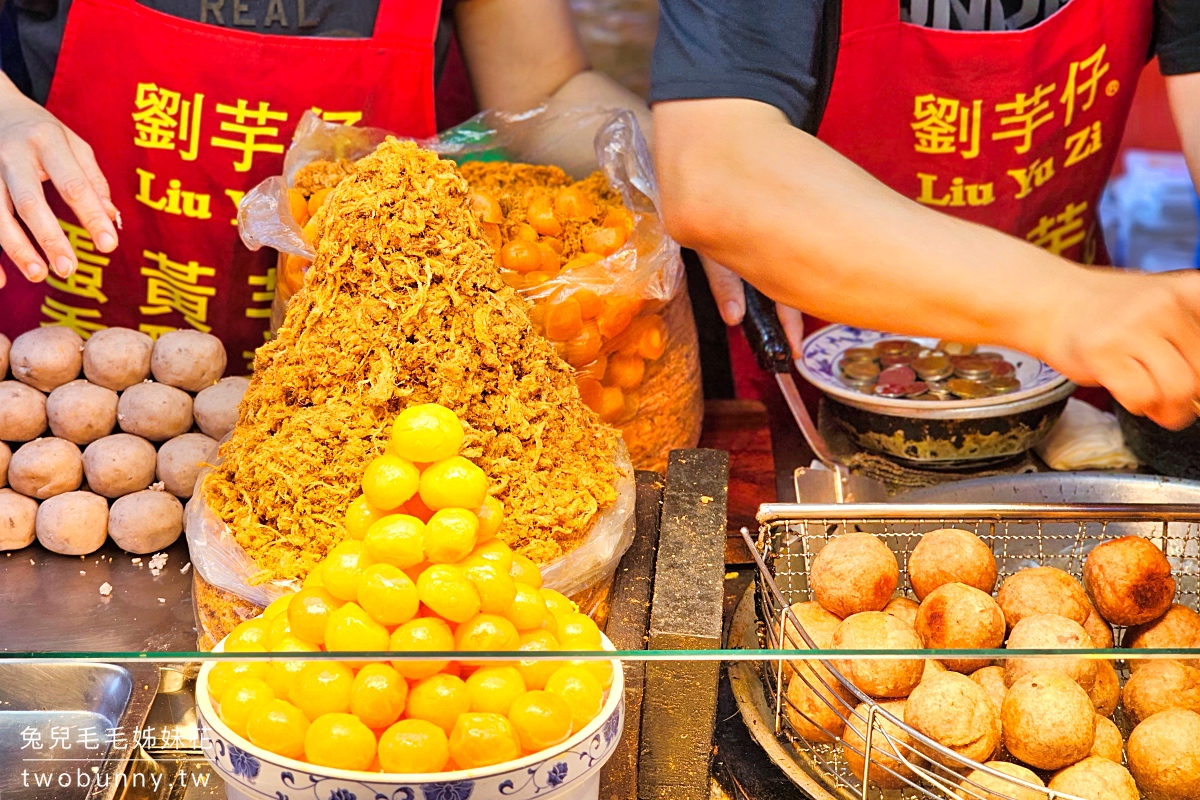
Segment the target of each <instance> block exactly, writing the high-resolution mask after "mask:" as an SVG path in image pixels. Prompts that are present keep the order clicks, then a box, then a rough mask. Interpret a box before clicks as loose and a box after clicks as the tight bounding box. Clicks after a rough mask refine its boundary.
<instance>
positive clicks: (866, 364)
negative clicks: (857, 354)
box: [842, 361, 879, 382]
mask: <svg viewBox="0 0 1200 800" xmlns="http://www.w3.org/2000/svg"><path fill="white" fill-rule="evenodd" d="M842 374H843V375H845V376H846V378H848V379H849V380H852V381H855V382H858V381H873V380H875V378H877V377H878V376H879V367H878V366H877V365H876V364H875V362H874V361H850V362H848V363H847V364H846V365H845V366H844V367H843V368H842Z"/></svg>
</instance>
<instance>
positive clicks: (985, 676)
mask: <svg viewBox="0 0 1200 800" xmlns="http://www.w3.org/2000/svg"><path fill="white" fill-rule="evenodd" d="M971 680H973V681H975V682H976V683H978V684H979V685H980V686H981V687H983V690H984V691H985V692H987V696H988V698H989V699H990V700H991V701H992V705H994V706H996V713H997V714H999V713H1000V709H1002V708H1003V707H1004V695H1006V694H1008V687H1007V686H1005V685H1004V667H984V668H983V669H977V670H975V671H974V672H972V673H971Z"/></svg>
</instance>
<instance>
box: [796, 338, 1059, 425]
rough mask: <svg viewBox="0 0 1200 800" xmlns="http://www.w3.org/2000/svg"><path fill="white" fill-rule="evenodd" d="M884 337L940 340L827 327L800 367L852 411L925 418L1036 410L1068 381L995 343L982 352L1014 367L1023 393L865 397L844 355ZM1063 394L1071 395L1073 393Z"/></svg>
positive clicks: (805, 350) (809, 344)
mask: <svg viewBox="0 0 1200 800" xmlns="http://www.w3.org/2000/svg"><path fill="white" fill-rule="evenodd" d="M882 339H908V340H909V341H913V342H917V343H918V344H921V345H923V346H925V347H928V348H930V349H932V348H935V347H937V339H930V338H927V337H920V336H897V335H895V334H889V333H881V332H880V331H872V330H866V329H863V328H853V327H851V326H849V325H829V326H827V327H824V328H821V329H820V330H819V331H817V332H815V333H813V334H811V335H809V336H808V337H807V338H805V340H804V343H803V345H802V346H801V351H800V357H799V358H797V359H796V369H797V371H798V372H799V373H800V374H801V375H803V376H804V378H805V379H806V380H807V381H808V382H809V383H811V384H812V385H813V386H816V387H817V388H818V389H820V390H821V391H822V392H824V393H826V394H827V395H829V396H831V397H833V398H835V399H836V400H838V401H840V402H842V403H844V404H846V405H848V406H850V407H852V408H858V409H862V410H863V411H872V412H874V413H877V414H889V415H894V416H912V417H921V418H925V419H959V418H964V419H965V418H980V417H983V416H988V415H989V414H991V413H992V412H993V411H994V410H995V409H1006V410H1007V409H1014V408H1017V407H1022V408H1023V407H1025V406H1026V405H1030V401H1032V405H1035V406H1036V405H1038V403H1039V401H1041V400H1042V399H1043V398H1049V397H1050V396H1051V395H1052V394H1055V390H1056V389H1060V388H1064V386H1065V384H1066V383H1067V379H1066V377H1065V376H1064V375H1062V374H1060V373H1059V372H1057V371H1055V370H1054V368H1053V367H1051V366H1049V365H1048V364H1045V363H1043V362H1041V361H1039V360H1038V359H1036V358H1034V357H1033V356H1031V355H1027V354H1025V353H1021V352H1019V351H1017V350H1010V349H1009V348H1007V347H996V346H992V345H989V346H987V347H984V348H982V349H985V350H991V351H994V352H997V353H999V354H1000V355H1002V356H1004V358H1005V360H1006V361H1008V362H1009V363H1010V364H1012V365H1013V366H1014V367H1016V377H1017V378H1018V379H1019V380H1020V381H1021V389H1020V390H1019V391H1016V392H1012V393H1010V394H1003V395H996V396H995V397H984V398H980V399H977V400H944V401H941V402H932V401H929V400H910V399H893V398H889V397H878V396H876V395H872V394H863V393H862V392H860V391H858V390H856V389H853V388H851V387H849V386H847V385H846V384H845V383H843V382H842V379H841V376H840V374H839V370H838V362H839V361H841V359H842V354H843V353H845V352H846V351H847V350H849V349H851V348H853V347H872V346H873V345H874V344H875V343H876V342H878V341H880V340H882ZM1064 391H1065V392H1066V394H1070V391H1067V390H1065V389H1064Z"/></svg>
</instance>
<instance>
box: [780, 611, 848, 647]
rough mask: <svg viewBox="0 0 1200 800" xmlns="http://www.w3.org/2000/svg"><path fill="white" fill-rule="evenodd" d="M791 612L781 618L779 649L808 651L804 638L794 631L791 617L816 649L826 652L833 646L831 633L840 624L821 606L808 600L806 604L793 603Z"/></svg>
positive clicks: (839, 621)
mask: <svg viewBox="0 0 1200 800" xmlns="http://www.w3.org/2000/svg"><path fill="white" fill-rule="evenodd" d="M791 612H792V613H791V615H784V618H783V636H782V637H781V638H780V640H779V646H780V649H783V650H808V649H809V647H808V643H807V642H805V641H804V637H803V636H801V635H800V632H799V631H798V630H796V626H795V624H793V622H792V617H795V618H796V620H797V621H798V622H799V623H800V627H802V628H803V629H804V632H805V633H807V634H808V635H809V638H811V639H812V640H813V642H815V643H816V645H817V648H818V649H820V650H828V649H829V648H830V647H832V646H833V632H834V631H836V630H837V627H838V625H841V624H842V621H841V620H840V619H838V618H837V617H835V616H834V615H833V614H830V613H829V612H828V611H826V610H825V609H824V608H822V607H821V604H820V603H818V602H816V601H815V600H810V601H808V602H806V603H793V604H792V607H791ZM775 631H776V633H778V631H779V628H778V625H776V628H775Z"/></svg>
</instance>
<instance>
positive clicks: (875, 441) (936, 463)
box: [826, 382, 1075, 469]
mask: <svg viewBox="0 0 1200 800" xmlns="http://www.w3.org/2000/svg"><path fill="white" fill-rule="evenodd" d="M1074 391H1075V385H1074V384H1072V383H1069V382H1067V383H1060V384H1058V385H1056V386H1053V387H1050V388H1049V389H1048V390H1047V391H1046V392H1044V393H1042V394H1039V395H1035V396H1033V397H1027V398H1024V399H1021V400H1017V401H1015V402H1009V403H1004V404H1000V405H994V406H985V407H982V408H978V407H977V408H945V407H943V406H942V405H941V404H938V403H927V404H925V406H926V407H925V408H917V409H909V408H906V409H892V408H886V407H880V406H878V405H876V404H873V403H871V402H870V398H869V397H867V396H866V395H863V400H864V402H861V403H860V402H853V401H851V400H848V399H841V398H838V399H835V398H834V397H831V396H828V395H827V396H826V403H827V408H828V410H829V413H830V414H831V416H832V417H833V419H834V420H835V421H836V422H837V424H838V426H839V427H840V428H842V429H843V430H844V431H845V432H846V434H847V435H848V436H849V437H850V438H851V439H852V440H853V441H854V443H855V444H857V445H858V446H859V447H862V448H864V449H866V450H870V451H872V452H875V453H882V454H884V455H886V456H890V457H892V458H895V459H898V460H900V461H902V462H904V463H907V464H912V465H914V466H919V467H924V468H931V467H933V468H943V469H953V468H957V467H979V466H982V465H984V464H987V463H991V462H998V461H1004V460H1006V459H1010V458H1013V457H1016V456H1019V455H1021V454H1022V453H1024V452H1026V451H1027V450H1030V449H1031V448H1033V447H1035V446H1036V445H1037V444H1038V443H1039V442H1041V441H1042V439H1044V438H1046V435H1047V434H1049V433H1050V429H1051V428H1053V427H1054V423H1055V422H1057V421H1058V417H1059V415H1061V414H1062V411H1063V409H1064V408H1066V405H1067V399H1068V398H1070V396H1071V394H1072V392H1074Z"/></svg>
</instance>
